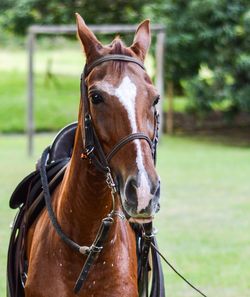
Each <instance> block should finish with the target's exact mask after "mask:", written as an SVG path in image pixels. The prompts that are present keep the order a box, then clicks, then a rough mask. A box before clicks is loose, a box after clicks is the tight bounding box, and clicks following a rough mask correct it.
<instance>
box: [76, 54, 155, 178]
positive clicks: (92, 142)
mask: <svg viewBox="0 0 250 297" xmlns="http://www.w3.org/2000/svg"><path fill="white" fill-rule="evenodd" d="M108 61H119V62H127V63H134V64H136V65H138V66H139V67H141V68H142V69H143V70H145V67H144V65H143V64H142V62H140V61H139V60H138V59H136V58H133V57H129V56H125V55H106V56H104V57H101V58H99V59H97V60H95V61H94V62H93V63H91V64H90V65H87V64H86V65H85V68H84V71H83V73H82V75H81V100H82V104H83V109H84V116H83V119H84V125H83V126H84V127H85V135H82V138H83V143H85V149H84V152H83V153H82V158H83V159H89V160H90V161H91V163H93V164H94V165H95V167H96V168H97V169H98V170H99V171H102V172H103V173H104V174H110V172H111V170H110V165H109V164H110V161H111V159H112V158H113V157H114V155H115V154H116V153H117V152H118V151H119V150H120V149H121V148H122V147H123V146H124V145H126V144H127V143H129V142H131V141H133V140H135V139H142V140H146V141H147V143H148V144H149V146H150V149H151V151H152V156H153V158H154V162H156V146H157V143H158V126H159V115H158V113H157V110H156V108H155V110H154V121H155V123H154V136H153V139H150V138H149V137H148V136H147V135H146V134H145V133H143V132H137V133H132V134H129V135H128V136H125V137H124V138H122V139H121V140H120V141H118V143H117V144H116V145H115V146H114V147H113V148H112V150H111V151H110V152H109V153H108V154H107V155H105V153H104V151H103V149H102V146H101V144H100V141H99V139H98V136H97V134H96V132H95V129H94V125H93V123H92V118H91V114H90V107H89V98H88V91H87V89H88V87H87V85H86V78H87V77H88V75H89V74H90V73H91V71H92V70H93V69H94V68H95V67H96V66H98V65H100V64H102V63H105V62H108Z"/></svg>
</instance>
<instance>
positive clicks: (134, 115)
mask: <svg viewBox="0 0 250 297" xmlns="http://www.w3.org/2000/svg"><path fill="white" fill-rule="evenodd" d="M76 17H77V30H78V36H79V39H80V41H81V43H82V45H83V48H84V51H85V54H86V58H87V65H90V64H91V63H93V62H95V61H96V60H98V59H99V61H100V59H101V58H102V57H106V56H107V55H123V56H127V57H132V58H133V59H134V60H136V59H137V60H138V61H140V62H141V64H142V63H143V61H144V59H145V55H146V53H147V50H148V48H149V45H150V29H149V21H148V20H146V21H144V22H143V23H141V24H140V25H139V27H138V29H137V31H136V34H135V37H134V42H133V44H132V45H131V46H130V47H125V46H124V44H123V43H122V42H121V40H120V39H119V38H116V39H115V40H114V41H113V42H112V43H111V44H110V45H108V46H103V45H102V44H101V43H100V42H99V41H98V40H97V38H96V37H95V35H94V34H93V33H92V32H91V30H90V29H89V28H88V27H87V26H86V24H85V23H84V21H83V19H82V18H81V17H80V15H78V14H77V15H76ZM84 83H85V84H86V86H87V97H88V100H89V101H88V104H89V112H90V114H91V119H92V123H93V125H94V129H95V133H96V135H97V137H98V139H99V141H100V144H101V146H102V149H103V151H104V153H105V154H106V155H107V154H108V153H109V152H110V151H111V150H112V149H113V148H114V146H115V145H116V144H117V143H119V141H120V140H121V139H123V138H124V137H127V136H128V135H130V134H135V135H136V133H138V132H139V133H143V135H146V136H147V138H148V139H153V137H154V129H155V128H154V127H155V117H154V112H155V106H154V105H155V104H156V103H157V101H158V98H159V96H158V93H157V90H156V89H155V87H154V86H153V84H152V82H151V80H150V78H149V76H148V75H147V73H146V72H145V71H144V70H143V67H140V65H139V64H137V63H135V62H134V63H133V62H132V63H130V62H129V61H128V62H126V61H125V62H124V61H106V62H105V61H104V62H103V63H99V64H98V65H97V66H95V67H94V66H93V68H92V69H91V70H90V72H89V73H88V74H87V76H86V78H85V82H84ZM84 108H85V106H84V104H83V103H82V102H81V104H80V108H79V116H78V127H77V130H76V135H75V142H74V149H73V153H72V158H71V160H70V162H69V164H68V166H67V169H66V172H65V175H64V177H63V180H62V182H61V183H60V184H59V186H57V188H56V189H55V191H54V192H53V195H52V201H53V202H52V206H53V210H54V213H55V216H56V218H57V221H58V223H59V224H60V226H61V227H62V229H63V231H64V232H65V234H67V235H68V236H69V237H70V238H71V239H73V240H74V241H75V242H78V243H79V244H81V245H89V246H90V245H91V244H92V243H93V241H94V239H95V236H96V233H97V231H98V229H99V226H100V222H101V221H102V219H103V218H104V217H106V216H107V214H108V213H109V212H110V209H112V195H111V192H110V188H109V187H108V185H107V183H106V180H105V178H104V176H103V173H102V172H100V171H98V170H97V169H96V167H95V166H94V165H93V164H91V163H90V162H88V161H86V160H84V158H85V157H84V156H83V148H84V145H86V144H85V143H83V142H84V139H85V137H86V135H85V131H86V127H84V119H83V117H84V112H85V111H84ZM81 156H82V159H81ZM109 166H110V169H111V173H112V176H113V178H114V180H115V182H116V185H117V187H118V194H115V195H116V198H115V199H116V205H115V212H114V216H113V219H114V223H113V224H112V227H111V229H110V231H109V233H108V238H107V240H106V242H105V245H104V248H103V250H102V252H101V253H100V256H99V257H98V259H97V260H96V261H95V262H94V264H93V265H92V268H91V270H90V272H89V274H88V277H87V279H86V282H85V283H84V287H83V288H82V289H81V290H80V292H79V296H82V297H91V296H93V297H94V296H95V297H98V296H101V297H105V296H108V297H117V296H129V297H136V296H138V284H137V255H136V241H135V236H134V232H133V230H132V228H131V226H130V222H131V221H133V222H136V223H139V224H142V223H147V222H150V221H152V219H153V217H154V215H155V213H156V212H157V210H158V208H159V189H160V183H159V177H158V175H157V173H156V171H155V166H154V160H153V158H152V150H151V147H150V145H149V144H148V141H147V139H146V137H144V138H143V137H138V138H137V137H135V138H131V139H130V141H127V142H126V143H124V145H123V146H122V147H119V150H117V151H116V152H115V154H114V155H113V156H112V159H111V160H110V162H109ZM122 213H125V214H126V219H124V217H123V215H122ZM27 259H28V263H29V268H28V273H27V281H26V284H25V296H26V297H55V296H60V297H69V296H74V293H73V288H74V285H75V281H76V279H77V277H78V275H79V273H80V271H81V269H82V265H83V263H84V261H85V260H86V256H83V255H81V254H79V253H75V252H74V251H72V249H71V248H70V247H69V246H68V245H66V244H65V243H64V242H63V241H62V240H61V238H60V237H59V236H58V234H57V233H56V231H55V228H53V226H52V224H51V221H50V218H49V216H48V212H47V211H46V210H43V211H42V213H41V214H40V215H39V217H38V218H37V219H36V221H35V222H34V224H33V225H32V227H31V228H30V230H29V232H28V244H27Z"/></svg>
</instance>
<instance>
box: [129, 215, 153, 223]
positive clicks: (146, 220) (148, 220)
mask: <svg viewBox="0 0 250 297" xmlns="http://www.w3.org/2000/svg"><path fill="white" fill-rule="evenodd" d="M153 219H154V217H147V218H143V217H138V218H136V217H130V218H129V220H128V221H129V222H130V223H136V224H147V223H151V222H152V221H153Z"/></svg>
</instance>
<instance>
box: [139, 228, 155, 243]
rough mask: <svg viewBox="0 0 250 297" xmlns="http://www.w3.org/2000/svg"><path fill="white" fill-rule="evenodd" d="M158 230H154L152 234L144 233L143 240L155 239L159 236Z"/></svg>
mask: <svg viewBox="0 0 250 297" xmlns="http://www.w3.org/2000/svg"><path fill="white" fill-rule="evenodd" d="M157 232H158V230H157V229H156V228H153V230H152V233H150V234H146V232H145V231H144V232H142V238H144V239H145V240H148V241H151V240H152V238H153V237H155V235H156V234H157Z"/></svg>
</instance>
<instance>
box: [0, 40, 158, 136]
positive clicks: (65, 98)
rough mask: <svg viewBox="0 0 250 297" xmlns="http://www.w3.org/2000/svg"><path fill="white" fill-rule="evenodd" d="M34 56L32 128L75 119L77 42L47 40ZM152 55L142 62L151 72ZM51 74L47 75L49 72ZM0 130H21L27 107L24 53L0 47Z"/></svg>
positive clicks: (55, 125)
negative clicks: (33, 120)
mask: <svg viewBox="0 0 250 297" xmlns="http://www.w3.org/2000/svg"><path fill="white" fill-rule="evenodd" d="M50 42H51V44H50V46H48V44H47V45H46V46H44V45H43V44H41V40H40V42H38V44H37V46H36V51H35V55H34V72H35V73H34V74H35V75H34V94H35V104H34V110H35V128H36V130H37V131H48V130H50V131H51V130H57V129H59V128H60V127H62V126H64V125H66V124H67V123H69V122H72V121H75V120H76V118H77V112H76V111H77V107H78V104H79V98H80V88H79V84H80V74H81V72H82V70H83V66H84V55H83V52H82V49H81V47H80V44H79V43H78V42H77V41H75V42H73V41H72V42H70V41H67V42H66V41H65V40H64V41H62V40H61V39H59V40H57V39H53V38H52V39H50ZM152 65H153V60H152V57H151V56H149V58H148V59H147V61H146V67H147V69H148V71H149V73H150V74H151V75H152V74H153V69H154V67H153V66H152ZM50 74H51V75H50ZM0 107H1V108H0V132H5V133H6V132H7V133H9V132H11V133H13V132H23V131H25V129H26V110H27V52H26V51H25V50H24V49H20V48H19V49H12V48H11V49H8V48H0Z"/></svg>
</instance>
